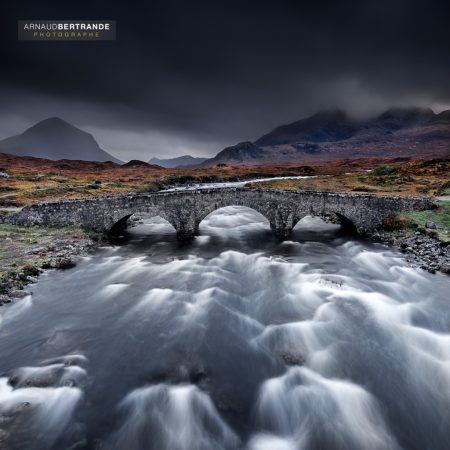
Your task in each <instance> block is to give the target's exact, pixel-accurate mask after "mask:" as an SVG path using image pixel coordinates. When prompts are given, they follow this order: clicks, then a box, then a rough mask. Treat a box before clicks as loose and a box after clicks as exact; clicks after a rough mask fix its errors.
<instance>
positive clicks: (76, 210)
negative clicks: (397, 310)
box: [9, 188, 432, 239]
mask: <svg viewBox="0 0 450 450" xmlns="http://www.w3.org/2000/svg"><path fill="white" fill-rule="evenodd" d="M232 205H235V206H247V207H250V208H252V209H254V210H256V211H258V212H259V213H261V214H262V215H263V216H264V217H266V218H267V219H268V221H269V223H270V226H271V228H272V229H273V231H274V232H275V233H276V234H278V235H280V236H288V235H289V234H290V232H291V231H292V229H293V228H294V226H295V225H296V224H297V222H298V221H299V220H300V219H302V218H303V217H305V216H307V215H313V216H324V215H327V214H331V213H334V214H336V215H337V216H338V217H339V218H340V220H341V221H342V222H343V223H346V224H353V225H354V226H355V227H356V229H357V231H358V232H360V233H364V232H367V231H372V230H374V229H376V228H378V227H380V226H381V224H382V222H383V219H384V218H386V217H388V216H390V215H392V214H394V213H399V212H402V211H410V210H421V209H428V208H430V207H431V206H432V202H431V200H430V199H428V198H417V197H399V196H374V195H355V194H345V193H329V192H310V191H280V190H273V189H247V188H226V189H199V190H195V191H176V192H164V193H155V194H136V195H124V196H123V195H122V196H110V197H95V198H87V199H80V200H61V201H55V202H44V203H37V204H33V205H30V206H26V207H25V208H23V209H22V211H21V212H20V213H19V214H17V215H16V216H14V217H12V218H11V219H9V220H10V221H12V222H14V223H17V224H41V225H47V226H61V225H76V226H82V227H84V228H87V229H92V230H95V231H99V232H104V233H108V232H110V231H111V230H112V229H114V228H120V227H121V226H125V225H126V220H127V219H128V217H130V216H131V215H133V214H135V213H139V214H146V215H148V216H161V217H162V218H164V219H166V220H167V221H168V222H169V223H171V224H172V225H173V227H174V228H175V230H176V231H177V234H178V237H179V238H180V239H184V238H190V237H192V236H194V235H195V234H196V233H197V231H198V227H199V224H200V222H201V221H202V220H203V219H204V218H205V217H206V216H207V215H208V214H210V213H211V212H213V211H215V210H216V209H218V208H222V207H225V206H232Z"/></svg>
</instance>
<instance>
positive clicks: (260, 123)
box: [0, 0, 450, 159]
mask: <svg viewBox="0 0 450 450" xmlns="http://www.w3.org/2000/svg"><path fill="white" fill-rule="evenodd" d="M2 8H3V11H2V30H1V33H2V41H1V43H2V51H1V60H2V70H1V71H0V79H1V85H0V89H1V93H2V99H3V102H2V104H1V105H0V113H1V114H2V117H3V118H4V121H3V126H1V127H0V133H2V134H4V135H7V134H10V132H8V130H5V128H7V129H10V128H11V127H12V128H14V126H13V125H8V124H16V125H15V126H16V127H19V124H20V123H32V122H33V121H35V120H38V119H40V118H44V117H46V116H49V115H60V116H63V117H65V118H67V119H68V120H71V121H72V122H74V123H75V124H77V125H78V126H82V127H84V128H87V129H89V130H90V131H92V132H94V133H95V135H96V137H98V139H99V141H100V142H101V143H103V145H104V146H105V148H107V149H110V150H113V151H114V152H115V154H117V155H118V156H120V157H122V158H126V157H127V155H129V157H140V158H143V159H145V158H147V157H148V156H150V155H151V154H152V153H153V154H158V155H159V156H164V154H172V155H173V154H177V153H179V152H180V151H184V150H185V151H189V152H191V153H197V154H206V153H215V152H217V151H218V150H220V149H221V147H223V146H224V145H226V144H232V143H235V142H236V141H239V140H244V139H254V138H256V137H258V136H259V135H260V134H262V133H264V132H266V131H268V130H270V129H271V128H273V127H274V126H276V125H278V124H280V123H284V122H287V121H292V120H296V119H298V118H301V117H302V116H305V115H307V114H311V113H314V112H315V111H317V110H318V109H323V108H330V107H336V106H339V107H343V108H347V109H348V110H350V111H351V112H353V113H355V114H369V113H371V112H376V111H379V110H381V109H383V108H385V107H388V106H390V105H392V104H422V105H425V104H427V105H430V106H434V107H435V108H437V109H439V108H444V107H448V105H449V104H450V84H449V83H448V80H449V79H450V58H449V50H450V31H449V30H450V27H448V23H449V19H450V17H449V10H448V6H447V5H446V2H440V1H430V0H428V1H412V0H411V1H406V0H389V1H388V0H381V1H376V2H375V1H361V0H359V1H356V0H354V1H340V2H338V1H331V0H329V1H321V0H316V1H314V2H303V1H282V0H281V1H280V0H278V1H242V0H241V1H232V0H228V1H215V0H210V1H195V0H194V1H190V2H186V1H181V0H177V1H170V0H169V1H167V0H160V1H152V2H148V4H147V5H145V6H142V5H139V4H138V3H137V2H135V4H134V5H133V4H132V3H131V2H126V3H123V4H122V5H120V6H119V5H111V4H108V3H107V2H91V3H89V4H87V5H83V4H82V3H80V2H77V3H76V4H73V3H71V4H70V6H68V5H62V4H61V3H55V4H51V2H45V4H43V2H35V3H31V2H30V4H29V5H28V6H24V5H23V3H22V4H21V5H20V7H19V6H13V4H12V2H10V4H9V5H8V6H7V7H6V11H5V6H3V7H2ZM24 18H42V19H44V18H45V19H48V18H61V19H71V18H89V19H95V18H109V19H116V20H117V22H118V39H117V41H115V42H97V43H93V42H79V43H77V42H19V41H17V38H16V34H17V30H16V20H17V19H24ZM11 131H14V132H17V131H20V130H11ZM124 146H125V148H124Z"/></svg>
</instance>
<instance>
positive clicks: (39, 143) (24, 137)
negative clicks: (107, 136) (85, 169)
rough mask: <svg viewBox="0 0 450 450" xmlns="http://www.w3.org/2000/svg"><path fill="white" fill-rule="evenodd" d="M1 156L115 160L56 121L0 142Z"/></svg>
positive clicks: (80, 133)
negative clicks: (6, 154) (7, 154)
mask: <svg viewBox="0 0 450 450" xmlns="http://www.w3.org/2000/svg"><path fill="white" fill-rule="evenodd" d="M0 152H4V153H10V154H13V155H17V156H34V157H37V158H46V159H53V160H59V159H72V160H84V161H100V162H102V161H112V162H115V163H117V164H121V163H122V161H120V160H119V159H117V158H114V156H112V155H110V154H109V153H107V152H105V151H104V150H102V149H101V148H100V147H99V145H98V144H97V142H96V140H95V139H94V137H93V136H92V135H91V134H89V133H86V132H85V131H83V130H80V129H79V128H77V127H74V126H73V125H71V124H70V123H68V122H66V121H65V120H63V119H60V118H59V117H51V118H49V119H45V120H42V121H41V122H38V123H37V124H36V125H34V126H32V127H31V128H28V129H27V130H25V131H24V132H23V133H22V134H18V135H17V136H12V137H9V138H6V139H3V140H1V141H0Z"/></svg>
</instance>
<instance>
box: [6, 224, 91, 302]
mask: <svg viewBox="0 0 450 450" xmlns="http://www.w3.org/2000/svg"><path fill="white" fill-rule="evenodd" d="M0 240H1V241H2V244H1V248H0V305H2V304H4V303H9V302H10V301H11V299H12V298H22V297H25V296H27V295H28V294H30V291H29V290H28V289H27V286H28V285H29V284H30V283H34V282H36V281H37V277H38V276H39V274H40V273H42V272H43V271H44V270H46V269H61V270H62V269H67V268H70V267H73V266H74V265H75V262H76V259H77V258H78V257H80V256H83V255H86V254H88V252H90V251H92V250H93V249H95V248H96V246H97V245H98V244H99V242H100V237H99V236H96V235H94V234H92V233H87V232H86V231H83V230H81V229H79V228H74V227H63V228H47V227H37V226H34V227H21V226H16V225H9V224H0Z"/></svg>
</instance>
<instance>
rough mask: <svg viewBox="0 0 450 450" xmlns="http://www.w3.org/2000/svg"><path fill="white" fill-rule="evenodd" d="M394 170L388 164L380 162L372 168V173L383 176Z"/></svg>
mask: <svg viewBox="0 0 450 450" xmlns="http://www.w3.org/2000/svg"><path fill="white" fill-rule="evenodd" d="M394 172H395V169H394V168H393V167H391V166H389V165H388V164H380V165H379V166H376V167H375V168H374V169H373V170H372V175H375V176H384V175H391V174H392V173H394Z"/></svg>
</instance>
